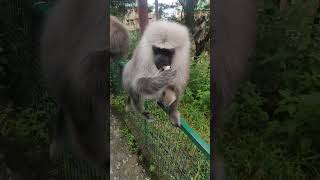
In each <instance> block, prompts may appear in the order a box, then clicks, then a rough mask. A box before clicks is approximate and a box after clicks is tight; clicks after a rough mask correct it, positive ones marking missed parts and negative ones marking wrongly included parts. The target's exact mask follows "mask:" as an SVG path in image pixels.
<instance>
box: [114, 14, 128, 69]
mask: <svg viewBox="0 0 320 180" xmlns="http://www.w3.org/2000/svg"><path fill="white" fill-rule="evenodd" d="M129 45H130V38H129V33H128V30H127V29H126V27H125V26H124V25H123V24H122V23H121V22H120V21H119V20H118V19H117V18H116V17H115V16H110V63H113V62H114V61H116V60H117V59H118V58H127V55H128V50H129Z"/></svg>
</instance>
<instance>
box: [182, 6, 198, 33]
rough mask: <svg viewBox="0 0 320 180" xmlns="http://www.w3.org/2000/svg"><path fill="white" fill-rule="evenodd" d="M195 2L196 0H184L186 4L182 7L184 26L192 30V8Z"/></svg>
mask: <svg viewBox="0 0 320 180" xmlns="http://www.w3.org/2000/svg"><path fill="white" fill-rule="evenodd" d="M196 4H197V0H186V5H185V8H184V10H185V11H184V13H185V15H184V17H185V24H186V26H187V27H188V28H189V29H190V30H192V28H193V24H194V8H195V6H196Z"/></svg>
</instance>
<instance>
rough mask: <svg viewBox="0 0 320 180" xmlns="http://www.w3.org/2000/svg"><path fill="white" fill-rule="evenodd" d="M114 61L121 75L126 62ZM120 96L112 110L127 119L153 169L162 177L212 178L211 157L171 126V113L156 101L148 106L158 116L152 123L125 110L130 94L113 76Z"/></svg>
mask: <svg viewBox="0 0 320 180" xmlns="http://www.w3.org/2000/svg"><path fill="white" fill-rule="evenodd" d="M118 63H119V64H114V65H113V66H112V69H111V73H112V74H121V73H119V71H120V72H121V70H122V67H123V65H124V62H118ZM112 78H113V79H112V82H114V87H116V88H118V89H117V92H118V93H117V95H115V96H113V97H112V98H111V104H112V113H113V114H115V115H116V116H117V117H118V119H121V120H124V121H125V122H126V125H127V127H128V128H129V129H130V131H131V132H132V134H133V135H134V137H135V138H136V142H137V144H138V146H139V148H140V150H141V152H142V154H143V155H144V157H145V159H146V160H147V164H148V166H147V168H149V169H148V171H149V172H151V173H154V174H155V175H156V176H157V177H158V178H159V179H209V172H210V160H209V158H208V157H207V156H206V155H205V154H204V153H203V152H201V150H200V149H199V148H198V147H197V146H196V145H195V143H194V142H193V141H192V140H191V139H190V138H189V137H188V136H187V135H186V134H185V133H184V132H183V131H182V130H181V129H179V128H174V127H173V126H172V125H171V122H170V120H169V119H168V115H167V114H166V113H165V112H164V111H163V110H162V109H160V108H159V107H157V106H156V105H155V104H154V103H147V104H146V109H148V110H149V111H150V112H151V113H152V114H154V115H155V117H156V118H157V119H156V121H154V122H152V123H149V122H147V121H146V119H145V118H144V117H143V116H141V115H139V114H137V113H134V112H126V111H125V103H126V95H125V94H124V93H123V91H122V90H121V89H120V87H121V85H119V84H118V85H116V83H115V82H121V79H117V78H120V77H119V76H112Z"/></svg>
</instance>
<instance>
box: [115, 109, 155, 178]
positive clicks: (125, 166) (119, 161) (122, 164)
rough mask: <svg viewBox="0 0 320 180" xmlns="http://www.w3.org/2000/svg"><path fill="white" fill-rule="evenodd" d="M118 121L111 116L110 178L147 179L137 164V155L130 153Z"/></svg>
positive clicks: (143, 170)
mask: <svg viewBox="0 0 320 180" xmlns="http://www.w3.org/2000/svg"><path fill="white" fill-rule="evenodd" d="M120 125H121V124H120V123H119V122H118V120H117V119H116V118H115V116H113V115H112V116H111V123H110V128H111V129H110V130H111V137H110V139H111V141H110V146H111V154H110V157H111V162H110V163H111V166H110V177H111V178H110V179H111V180H143V179H145V180H149V179H150V178H149V177H148V176H147V174H146V172H145V169H144V168H143V167H142V166H141V165H139V164H138V156H137V155H136V154H131V153H130V151H129V147H128V144H127V142H126V139H125V138H124V137H123V136H122V135H121V134H120Z"/></svg>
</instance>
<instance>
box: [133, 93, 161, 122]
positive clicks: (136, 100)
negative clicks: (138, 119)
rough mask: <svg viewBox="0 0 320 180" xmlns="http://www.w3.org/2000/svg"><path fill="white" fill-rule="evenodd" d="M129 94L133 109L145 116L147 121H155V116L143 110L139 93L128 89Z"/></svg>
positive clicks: (142, 102)
mask: <svg viewBox="0 0 320 180" xmlns="http://www.w3.org/2000/svg"><path fill="white" fill-rule="evenodd" d="M130 95H131V99H130V100H131V103H132V105H133V107H134V109H135V110H136V111H138V112H139V113H141V114H142V115H143V116H144V117H145V118H147V120H148V122H153V121H155V118H154V117H153V116H152V115H151V113H150V112H148V111H146V110H145V108H144V100H143V99H142V97H141V96H140V95H139V94H137V93H134V92H133V91H130Z"/></svg>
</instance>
